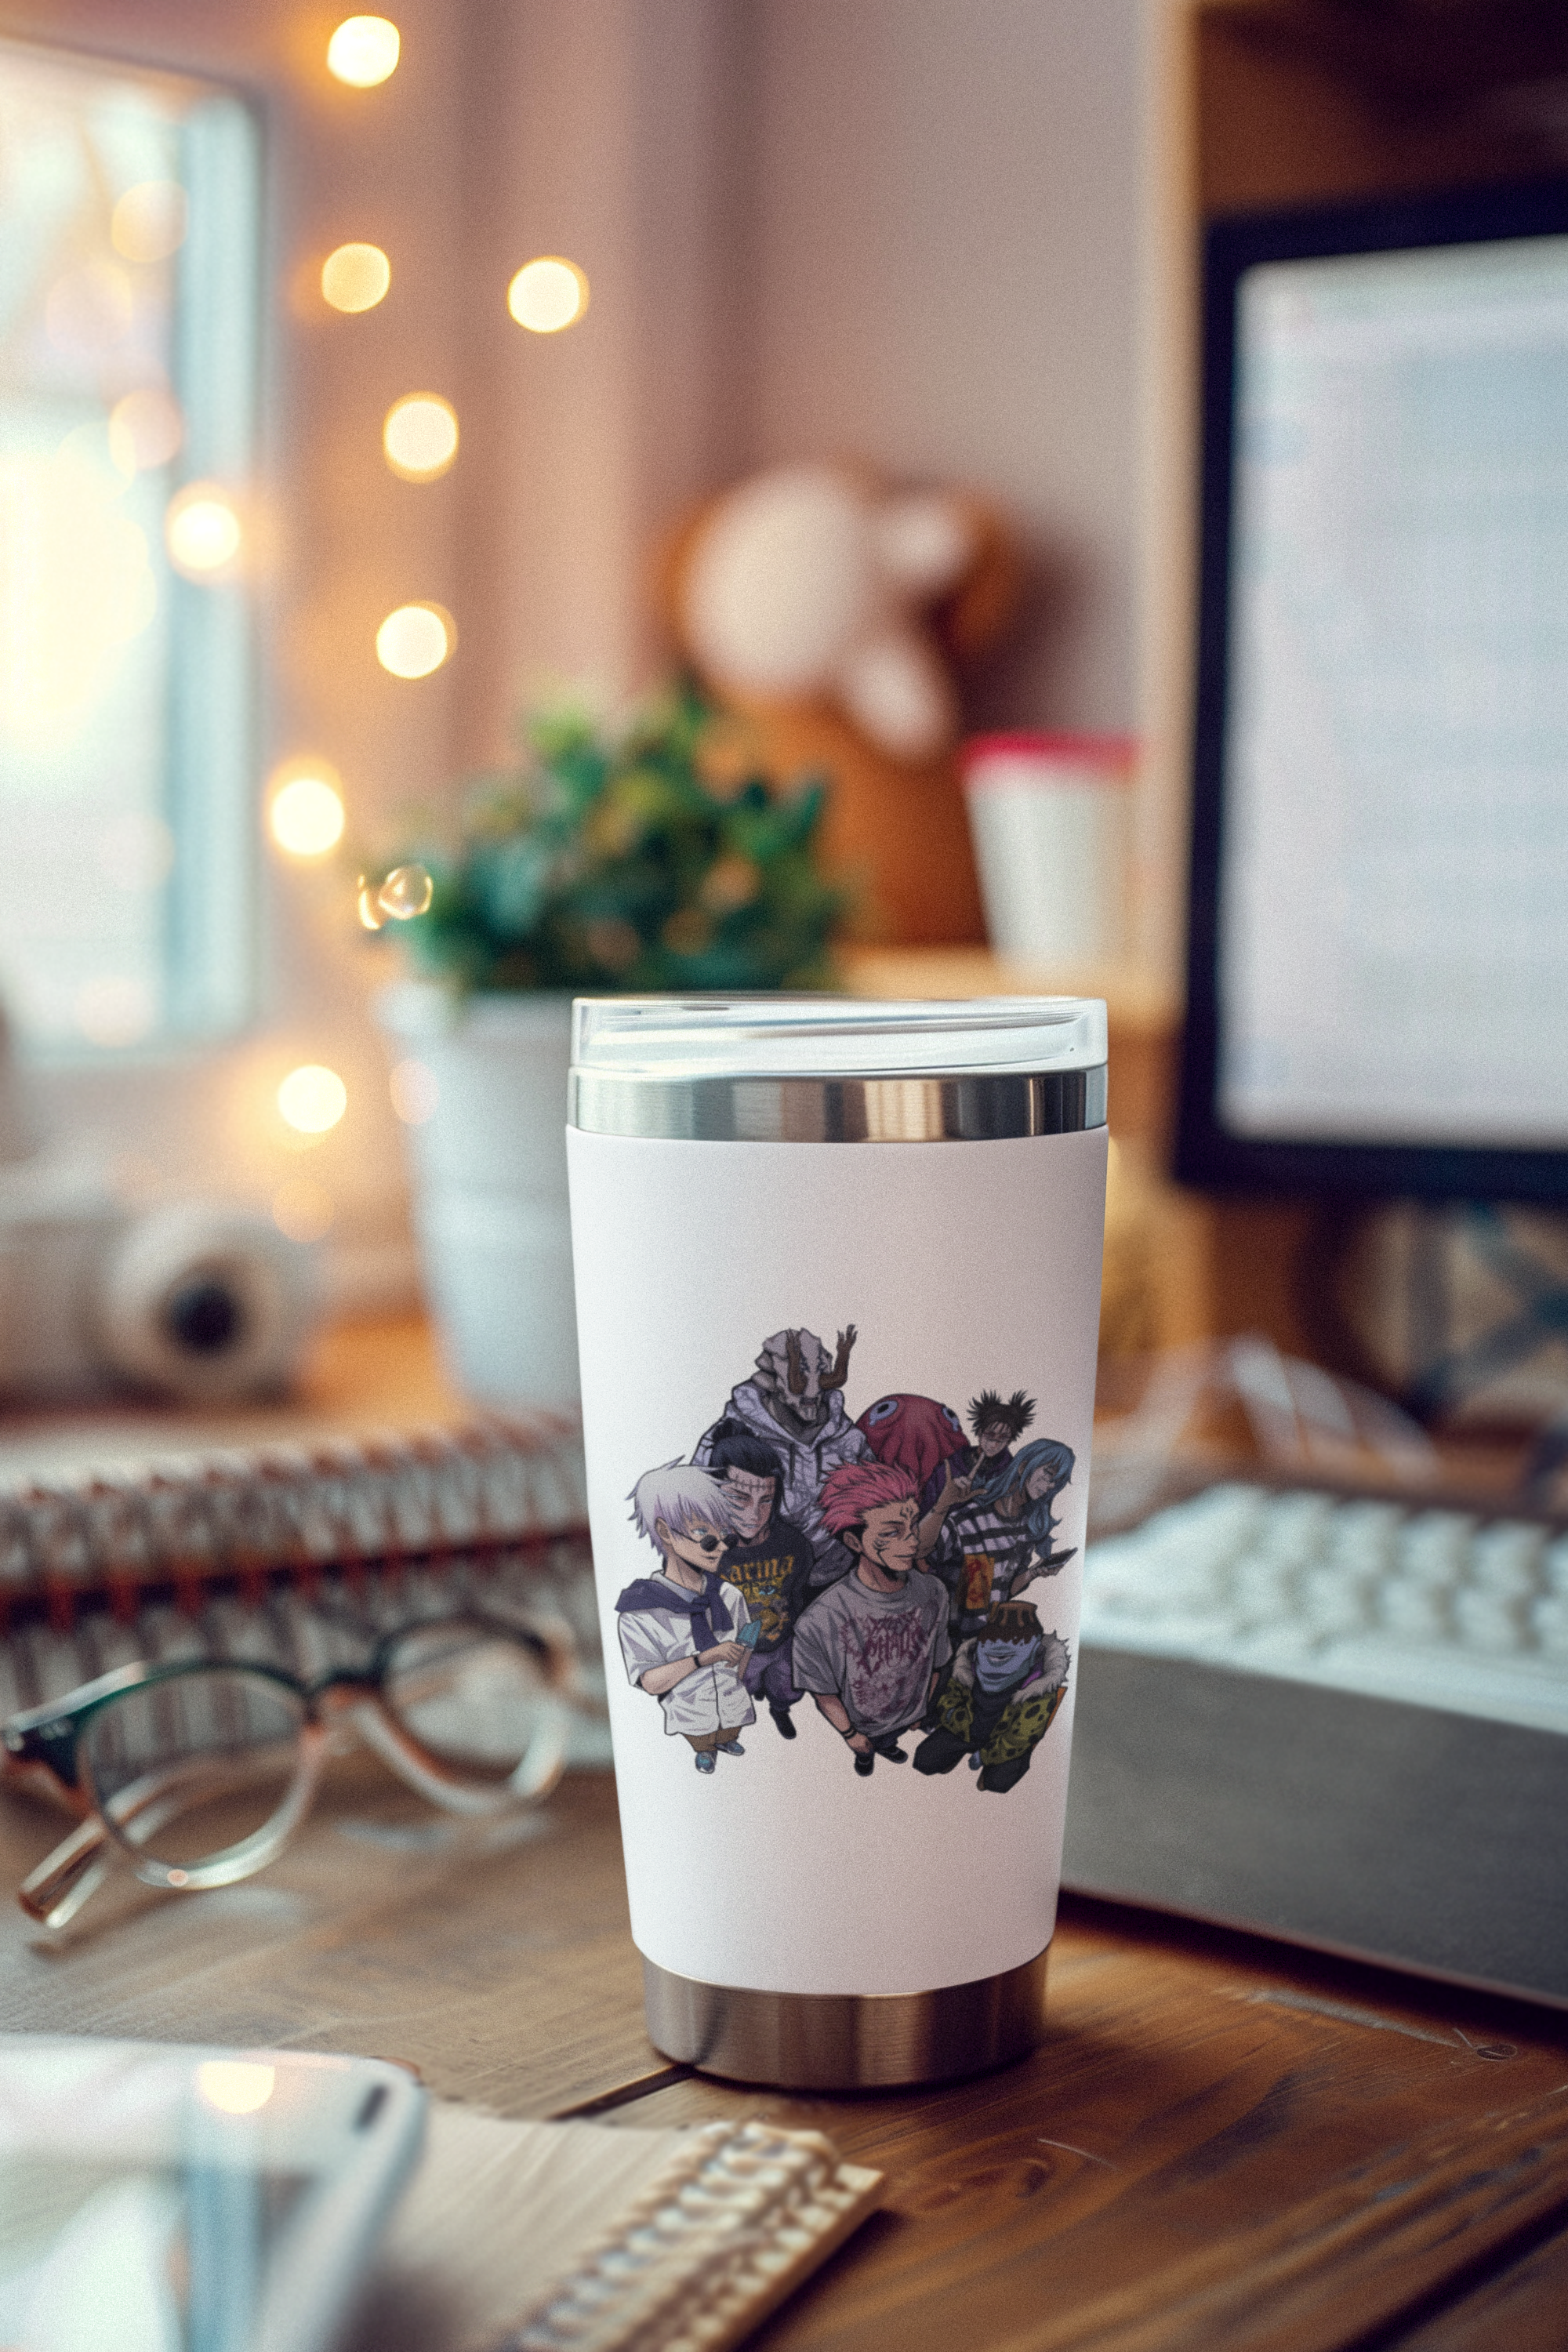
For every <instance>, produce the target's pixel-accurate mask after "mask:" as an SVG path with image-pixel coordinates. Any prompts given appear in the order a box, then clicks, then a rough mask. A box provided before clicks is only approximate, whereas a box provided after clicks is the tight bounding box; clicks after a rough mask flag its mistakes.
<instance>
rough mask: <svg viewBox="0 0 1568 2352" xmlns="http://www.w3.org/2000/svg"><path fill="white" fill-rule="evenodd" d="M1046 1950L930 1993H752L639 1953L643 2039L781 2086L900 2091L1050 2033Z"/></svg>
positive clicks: (1002, 2061)
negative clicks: (708, 1981)
mask: <svg viewBox="0 0 1568 2352" xmlns="http://www.w3.org/2000/svg"><path fill="white" fill-rule="evenodd" d="M1049 1957H1050V1952H1049V1948H1048V1947H1047V1949H1046V1950H1045V1951H1043V1952H1038V1953H1037V1954H1036V1956H1035V1958H1033V1959H1032V1960H1026V1961H1024V1963H1023V1964H1022V1966H1021V1967H1019V1968H1016V1969H1005V1970H1004V1971H1003V1973H1002V1974H1001V1975H999V1976H993V1977H977V1978H976V1979H974V1980H973V1982H972V1983H970V1984H961V1985H942V1986H939V1987H938V1988H937V1989H936V1990H934V1991H932V1992H908V1993H804V1992H749V1991H744V1990H740V1989H738V1988H736V1987H733V1986H726V1985H710V1984H700V1983H699V1982H697V1981H696V1979H693V1978H691V1977H682V1976H676V1975H675V1974H673V1973H672V1971H671V1970H669V1969H661V1968H659V1967H658V1965H657V1964H656V1963H655V1962H654V1961H652V1960H650V1959H648V1958H646V1957H645V1958H644V1960H643V1964H642V1965H643V1998H644V2005H645V2008H646V2011H647V2031H648V2039H649V2041H650V2042H652V2043H653V2045H654V2048H655V2049H656V2050H658V2051H660V2052H662V2053H663V2054H664V2056H665V2057H667V2058H671V2059H674V2060H675V2061H677V2063H679V2064H681V2065H684V2066H695V2067H697V2068H698V2069H699V2070H700V2072H701V2073H703V2074H722V2075H725V2076H727V2077H729V2079H730V2080H731V2081H732V2082H737V2083H765V2084H770V2085H772V2086H773V2088H774V2089H776V2090H781V2091H877V2090H895V2089H897V2088H899V2087H900V2085H907V2084H915V2083H945V2082H952V2081H954V2080H956V2079H957V2078H958V2077H959V2076H961V2075H964V2074H984V2072H985V2071H986V2069H987V2068H989V2067H992V2066H1005V2065H1007V2064H1009V2063H1011V2062H1012V2061H1013V2060H1014V2059H1016V2058H1023V2057H1026V2056H1027V2054H1028V2053H1029V2052H1030V2051H1031V2050H1035V2049H1037V2048H1038V2047H1039V2044H1040V2043H1041V2042H1043V2041H1044V2039H1045V2034H1046V1963H1047V1959H1048V1958H1049Z"/></svg>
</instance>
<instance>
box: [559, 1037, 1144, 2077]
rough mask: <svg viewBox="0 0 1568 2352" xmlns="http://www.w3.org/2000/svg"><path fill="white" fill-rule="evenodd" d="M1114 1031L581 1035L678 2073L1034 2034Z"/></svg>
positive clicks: (577, 1238)
mask: <svg viewBox="0 0 1568 2352" xmlns="http://www.w3.org/2000/svg"><path fill="white" fill-rule="evenodd" d="M1105 1038H1106V1027H1105V1008H1104V1006H1103V1005H1102V1004H1100V1003H1084V1002H1079V1001H1077V1000H1073V999H1064V998H1007V999H998V1000H994V1001H991V1002H981V1003H871V1002H866V1001H856V1000H849V999H841V998H829V997H793V998H792V997H753V998H742V999H738V1000H723V999H717V998H710V999H698V1000H695V1001H688V1000H682V999H679V998H673V997H669V998H661V997H643V998H638V997H613V998H603V999H590V1000H585V1001H583V1002H580V1003H578V1004H577V1006H576V1008H575V1013H574V1039H573V1067H572V1077H571V1090H570V1097H569V1104H570V1107H569V1112H568V1133H567V1149H568V1160H569V1163H570V1172H571V1194H572V1227H573V1245H574V1261H575V1271H576V1286H577V1328H578V1339H579V1346H580V1350H581V1358H582V1373H583V1419H584V1442H585V1446H586V1452H587V1470H588V1496H589V1511H590V1518H591V1523H592V1528H593V1540H594V1557H595V1568H596V1574H597V1580H598V1593H599V1606H600V1614H601V1622H602V1625H603V1630H604V1640H605V1661H606V1665H607V1668H608V1676H609V1691H610V1717H611V1728H612V1733H613V1738H614V1744H615V1755H616V1782H617V1787H618V1792H619V1799H620V1810H621V1828H622V1837H623V1841H624V1844H625V1850H626V1880H627V1886H628V1891H629V1895H630V1900H631V1922H632V1934H633V1937H634V1938H635V1940H636V1942H637V1948H638V1949H639V1950H640V1952H641V1954H642V1956H643V1964H644V1977H645V1983H646V1990H647V2021H648V2032H649V2034H650V2036H651V2038H652V2040H653V2042H654V2043H655V2045H656V2046H657V2047H658V2049H659V2050H660V2051H662V2052H664V2053H666V2054H667V2055H668V2057H670V2058H672V2059H676V2060H679V2061H681V2062H683V2063H688V2064H691V2065H695V2066H700V2067H703V2068H706V2069H707V2070H709V2071H710V2072H712V2073H715V2074H724V2075H730V2076H733V2077H736V2078H738V2079H741V2080H743V2081H749V2082H762V2083H771V2084H779V2085H781V2086H787V2087H791V2088H798V2089H808V2088H809V2089H849V2088H859V2087H866V2086H872V2085H885V2084H901V2083H918V2082H932V2081H937V2080H941V2079H942V2078H943V2077H946V2076H952V2075H958V2074H969V2073H973V2072H975V2071H977V2070H979V2069H980V2068H983V2067H986V2066H994V2065H996V2064H998V2063H1001V2062H1003V2061H1004V2060H1006V2059H1009V2058H1013V2057H1016V2056H1019V2055H1021V2054H1022V2053H1024V2052H1025V2051H1026V2050H1028V2049H1030V2048H1032V2047H1033V2046H1034V2045H1035V2044H1036V2043H1037V2042H1038V2041H1039V2040H1040V2038H1041V2035H1042V2033H1043V2032H1044V2022H1045V2016H1044V2011H1045V1977H1046V1960H1047V1950H1048V1948H1049V1945H1050V1940H1051V1934H1052V1929H1053V1927H1054V1923H1055V1917H1056V1904H1057V1889H1058V1874H1059V1867H1060V1858H1061V1844H1062V1820H1063V1811H1064V1806H1065V1802H1066V1797H1067V1780H1068V1737H1069V1732H1070V1728H1071V1719H1072V1706H1073V1688H1074V1682H1075V1675H1076V1650H1077V1629H1078V1616H1079V1574H1080V1569H1081V1564H1082V1556H1083V1543H1084V1526H1085V1517H1086V1505H1087V1499H1088V1483H1089V1440H1090V1433H1091V1428H1092V1420H1093V1405H1094V1371H1095V1346H1096V1336H1097V1327H1098V1318H1099V1302H1100V1252H1101V1244H1102V1234H1103V1221H1104V1192H1105V1162H1106V1127H1105V1115H1106V1113H1105V1103H1106V1071H1105V1051H1106V1048H1105Z"/></svg>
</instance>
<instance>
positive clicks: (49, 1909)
mask: <svg viewBox="0 0 1568 2352" xmlns="http://www.w3.org/2000/svg"><path fill="white" fill-rule="evenodd" d="M108 1843H109V1832H108V1831H107V1830H106V1829H105V1828H104V1826H103V1823H102V1822H100V1820H99V1819H98V1817H97V1815H96V1814H89V1817H88V1819H87V1820H86V1821H85V1822H79V1823H78V1824H77V1826H76V1828H75V1829H74V1830H73V1831H72V1832H71V1833H70V1835H69V1837H68V1838H67V1839H66V1840H65V1841H64V1843H62V1844H59V1845H58V1846H56V1848H55V1850H54V1852H53V1853H51V1854H47V1855H46V1857H45V1859H44V1860H43V1861H42V1862H41V1863H39V1864H38V1866H37V1870H34V1871H31V1872H29V1873H28V1874H27V1876H26V1878H24V1880H23V1881H22V1884H21V1885H20V1886H19V1887H18V1888H17V1889H16V1900H17V1902H18V1903H19V1904H20V1905H21V1906H22V1908H23V1910H24V1911H26V1914H27V1916H28V1917H29V1918H32V1919H37V1920H39V1921H41V1922H42V1924H43V1925H44V1926H45V1927H65V1926H66V1925H67V1923H68V1921H69V1920H71V1919H74V1918H75V1916H76V1915H77V1913H78V1912H79V1910H80V1909H81V1906H82V1905H83V1904H84V1903H85V1902H86V1901H87V1898H88V1896H89V1895H90V1894H92V1893H93V1891H94V1890H95V1888H97V1887H99V1886H100V1885H102V1883H103V1881H104V1879H105V1878H106V1877H107V1875H108V1874H109V1865H110V1856H109V1855H108V1854H107V1853H105V1852H104V1848H105V1847H106V1845H107V1844H108Z"/></svg>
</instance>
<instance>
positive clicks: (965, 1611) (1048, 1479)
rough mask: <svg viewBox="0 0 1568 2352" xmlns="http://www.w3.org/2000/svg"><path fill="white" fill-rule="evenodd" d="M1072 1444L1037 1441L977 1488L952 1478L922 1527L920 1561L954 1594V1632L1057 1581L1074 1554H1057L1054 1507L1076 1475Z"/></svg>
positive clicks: (1052, 1439) (976, 1625)
mask: <svg viewBox="0 0 1568 2352" xmlns="http://www.w3.org/2000/svg"><path fill="white" fill-rule="evenodd" d="M1073 1462H1074V1455H1073V1450H1072V1448H1071V1446H1070V1445H1064V1444H1062V1442H1061V1440H1060V1439H1059V1438H1055V1437H1037V1438H1035V1439H1034V1440H1033V1441H1032V1442H1031V1443H1030V1444H1027V1445H1025V1446H1021V1447H1020V1448H1019V1450H1018V1453H1017V1454H1016V1456H1015V1457H1014V1459H1013V1460H1012V1461H1011V1462H1009V1463H1008V1464H1007V1465H1006V1466H1005V1468H1003V1469H999V1470H997V1471H994V1473H992V1474H991V1475H989V1476H985V1475H982V1476H981V1477H979V1478H977V1479H976V1480H975V1481H974V1482H973V1485H972V1484H971V1483H970V1482H969V1481H968V1480H967V1479H956V1478H950V1479H949V1483H948V1484H947V1486H945V1487H944V1488H943V1490H942V1494H941V1496H939V1497H938V1499H937V1501H936V1503H935V1505H934V1506H933V1507H932V1508H931V1510H930V1511H928V1512H927V1513H926V1516H925V1517H924V1518H923V1519H922V1520H921V1528H920V1549H921V1559H925V1560H928V1561H929V1562H930V1564H931V1567H932V1568H933V1569H934V1570H936V1572H937V1574H938V1575H939V1576H941V1577H942V1580H943V1582H944V1583H945V1584H946V1585H947V1588H948V1591H949V1592H950V1593H951V1594H952V1614H953V1626H954V1631H955V1632H956V1633H975V1632H977V1631H978V1629H979V1627H980V1626H981V1624H982V1623H983V1622H984V1620H985V1619H986V1618H987V1617H988V1616H989V1615H990V1613H991V1612H992V1610H993V1609H994V1607H995V1606H996V1605H997V1603H998V1602H999V1601H1012V1600H1016V1597H1017V1595H1018V1594H1019V1593H1020V1592H1022V1591H1024V1589H1025V1588H1026V1586H1027V1585H1030V1584H1032V1583H1034V1581H1035V1580H1036V1579H1037V1577H1041V1576H1055V1575H1057V1574H1058V1571H1059V1570H1061V1569H1063V1568H1065V1567H1066V1565H1067V1563H1068V1560H1069V1559H1072V1557H1073V1550H1072V1549H1068V1550H1067V1551H1055V1550H1053V1549H1052V1548H1051V1538H1052V1535H1053V1533H1054V1531H1055V1528H1056V1524H1057V1522H1056V1513H1055V1511H1054V1510H1053V1508H1052V1505H1053V1504H1054V1502H1055V1500H1056V1497H1057V1496H1058V1495H1059V1494H1060V1492H1061V1490H1062V1488H1063V1487H1064V1486H1066V1485H1067V1484H1068V1480H1069V1479H1070V1478H1071V1476H1072V1474H1073Z"/></svg>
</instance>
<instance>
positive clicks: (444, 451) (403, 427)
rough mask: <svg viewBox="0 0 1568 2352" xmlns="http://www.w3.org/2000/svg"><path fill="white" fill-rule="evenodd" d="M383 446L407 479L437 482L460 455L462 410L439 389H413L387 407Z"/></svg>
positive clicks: (390, 462)
mask: <svg viewBox="0 0 1568 2352" xmlns="http://www.w3.org/2000/svg"><path fill="white" fill-rule="evenodd" d="M381 446H382V447H383V449H384V451H385V453H386V462H387V464H388V465H389V466H390V467H391V468H392V470H393V472H394V473H395V474H401V475H402V477H403V478H404V480H405V482H433V481H434V480H435V479H436V478H437V475H438V474H444V473H445V472H446V470H447V467H448V466H449V465H450V464H451V462H452V460H453V458H454V457H456V456H457V454H458V412H457V410H456V409H455V408H454V407H453V406H452V404H451V403H450V401H447V400H443V399H442V397H441V395H440V394H439V393H437V392H411V393H409V394H408V395H407V397H406V398H405V399H404V400H399V401H396V402H395V403H394V404H393V405H392V407H390V408H389V409H388V410H387V412H386V422H385V424H384V425H383V426H382V428H381Z"/></svg>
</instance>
